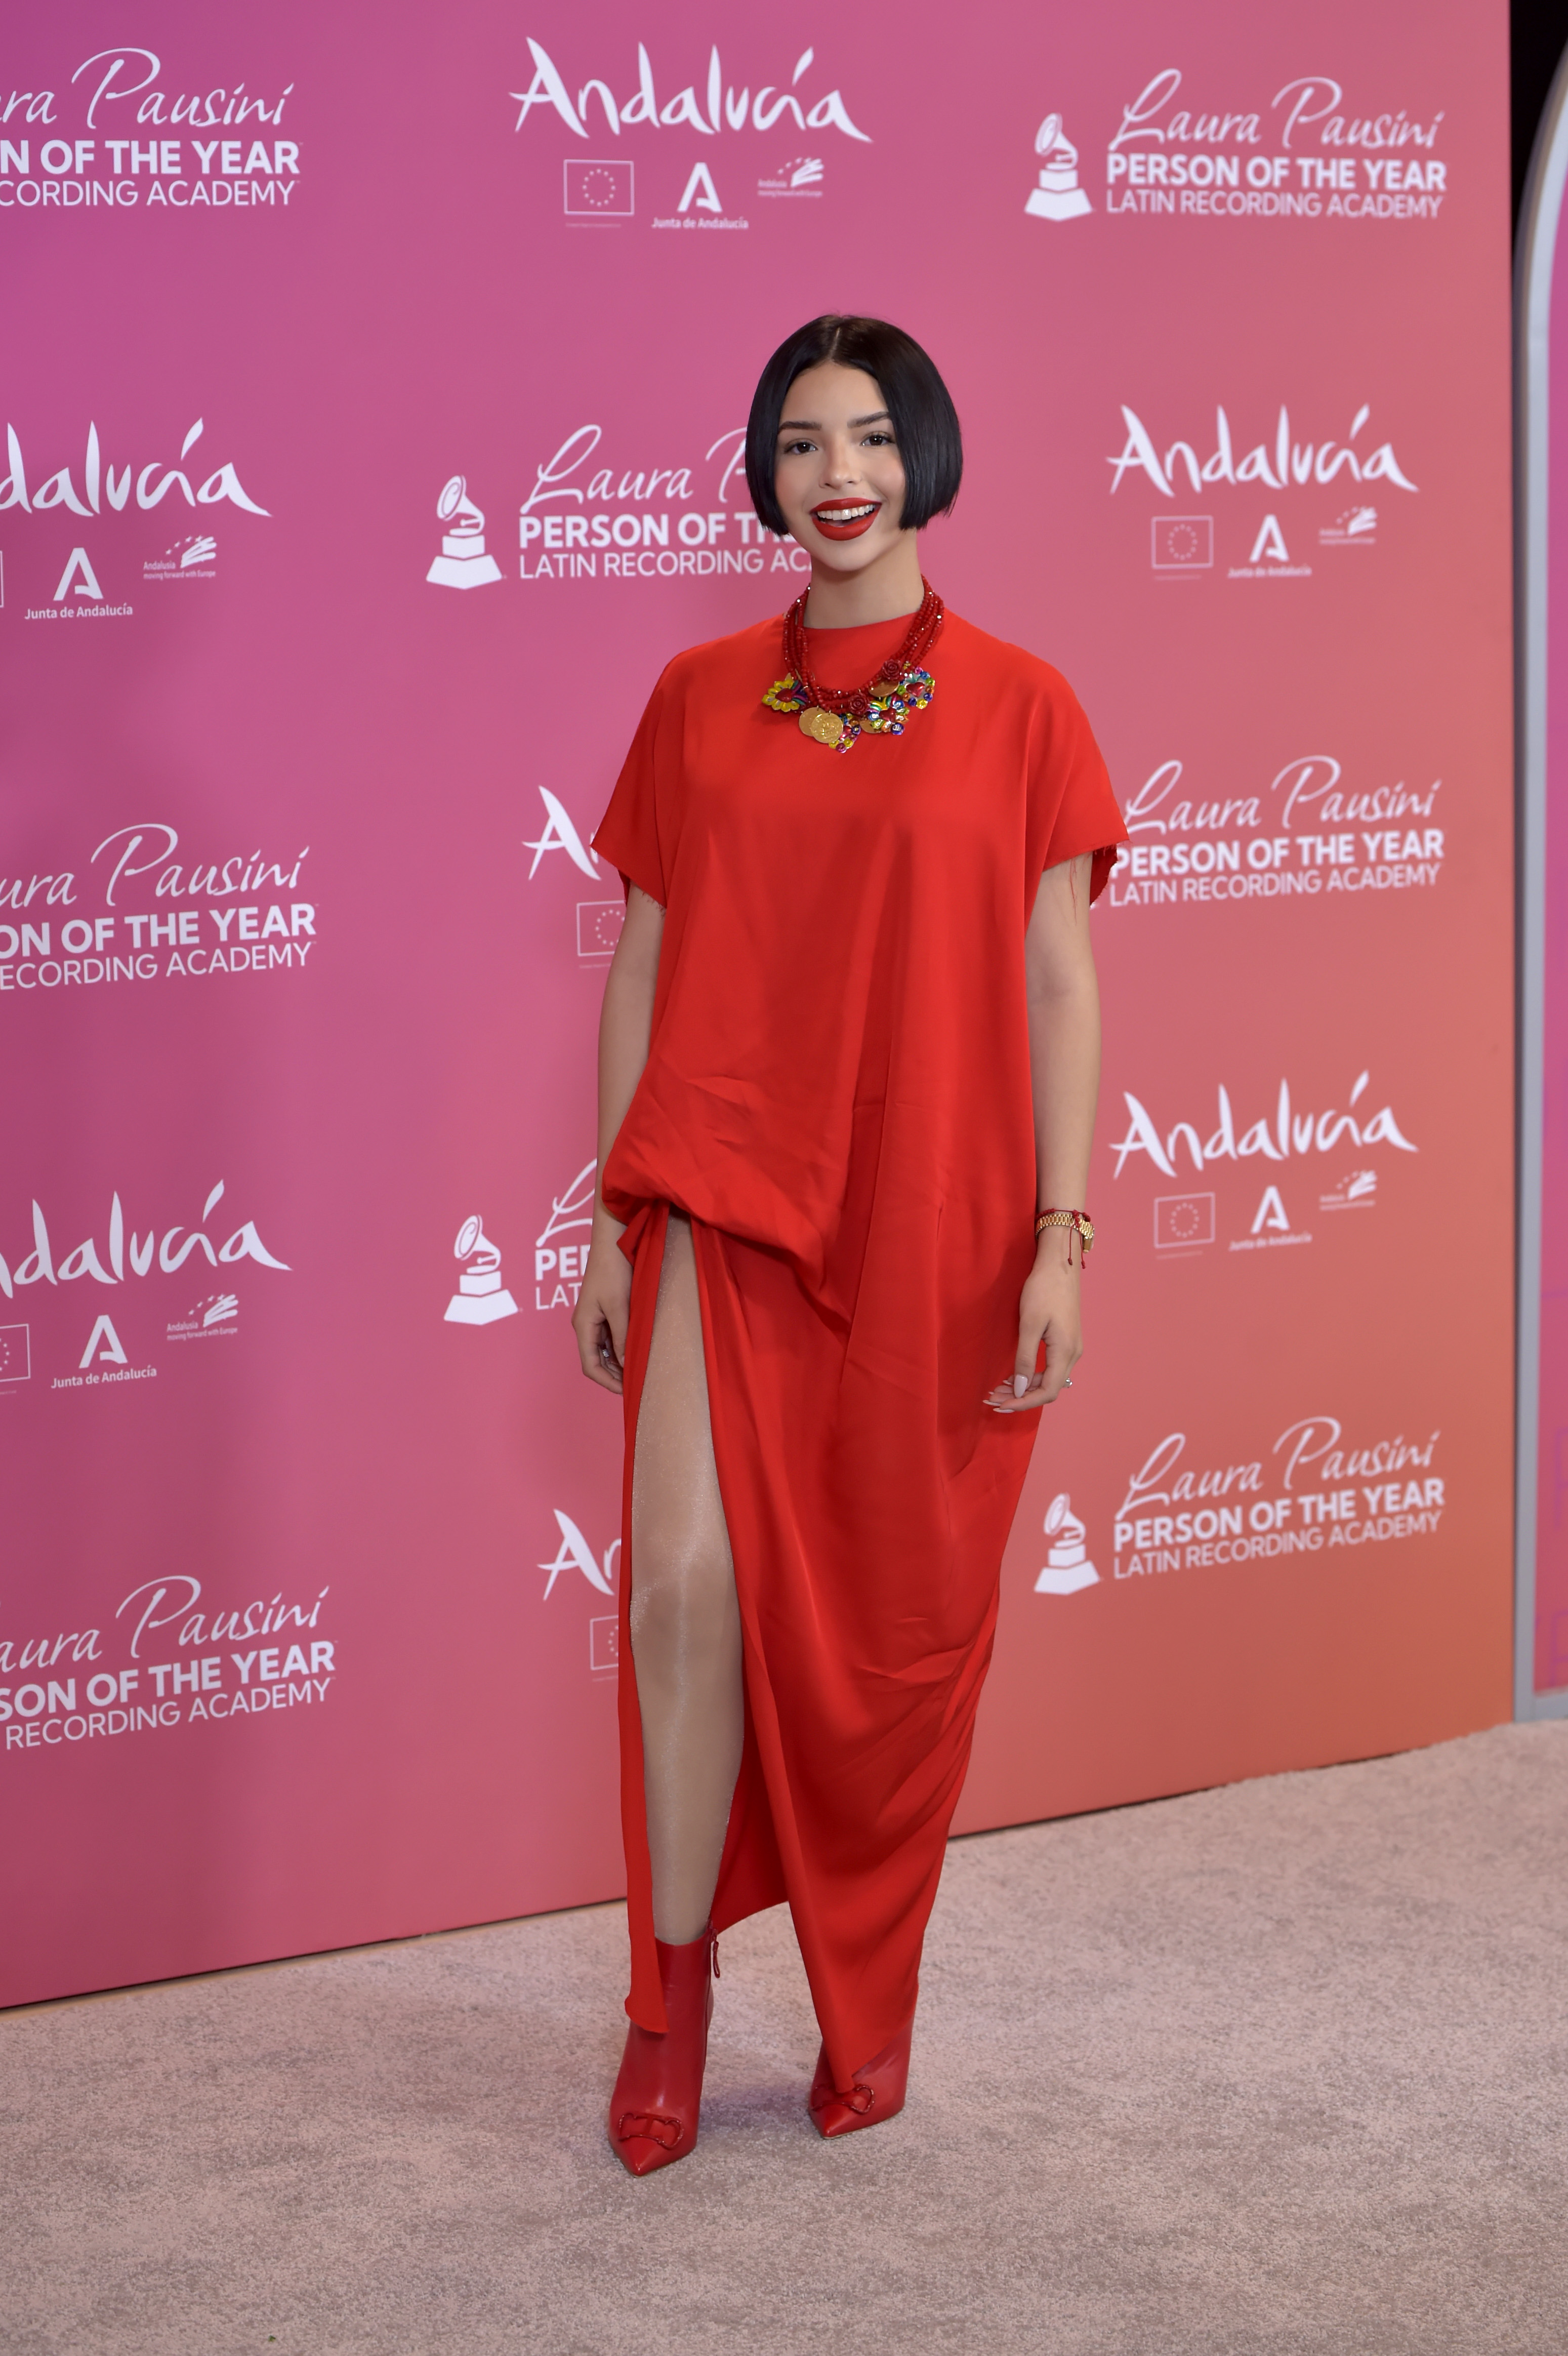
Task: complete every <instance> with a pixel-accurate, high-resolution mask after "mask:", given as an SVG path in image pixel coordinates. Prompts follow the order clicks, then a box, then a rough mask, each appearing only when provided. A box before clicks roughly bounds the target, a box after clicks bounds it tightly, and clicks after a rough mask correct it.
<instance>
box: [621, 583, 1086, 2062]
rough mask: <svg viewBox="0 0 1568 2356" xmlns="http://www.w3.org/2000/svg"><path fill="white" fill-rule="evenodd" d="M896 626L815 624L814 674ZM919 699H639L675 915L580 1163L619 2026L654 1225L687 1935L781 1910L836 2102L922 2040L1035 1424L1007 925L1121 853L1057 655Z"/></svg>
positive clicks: (654, 876) (717, 675)
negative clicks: (845, 721) (699, 1792)
mask: <svg viewBox="0 0 1568 2356" xmlns="http://www.w3.org/2000/svg"><path fill="white" fill-rule="evenodd" d="M906 627H907V623H906V622H902V621H901V622H897V623H887V624H880V625H876V626H871V627H868V628H859V629H852V630H814V631H812V632H810V633H809V642H810V654H811V660H812V662H813V665H814V667H815V668H816V671H817V673H818V676H819V677H821V678H822V679H823V680H825V681H826V682H827V684H829V685H832V686H840V685H842V686H848V685H851V684H854V683H856V682H857V681H859V680H863V679H865V678H868V677H869V675H870V674H871V673H872V671H873V670H874V669H876V668H877V667H878V665H879V664H880V662H882V661H883V660H884V659H886V658H887V657H888V656H889V655H890V654H891V653H892V651H893V650H894V648H896V647H897V645H898V644H899V642H900V640H901V637H902V636H903V634H904V631H905V629H906ZM926 664H927V668H928V669H930V670H931V671H932V673H933V677H934V679H935V682H936V686H935V693H934V696H933V701H932V703H931V704H930V706H929V708H927V709H926V710H925V711H923V712H915V713H913V714H912V716H911V717H910V719H909V722H908V723H907V726H906V729H905V733H904V734H903V735H902V736H899V737H878V736H873V735H871V734H864V735H862V736H861V737H860V739H859V742H858V743H857V744H855V745H854V747H853V749H852V750H851V751H849V752H848V753H837V752H834V751H830V750H829V749H828V748H827V747H825V746H823V745H820V744H816V743H814V742H812V741H811V740H810V739H808V738H807V737H805V735H803V734H801V731H800V729H799V727H798V725H797V723H796V722H795V720H794V719H793V718H792V717H790V716H788V715H781V714H778V713H775V712H771V711H769V710H767V709H766V708H765V707H764V706H763V702H762V696H763V691H764V690H765V689H766V688H767V687H768V686H769V684H770V683H771V682H772V681H773V680H775V679H777V678H778V677H780V676H781V674H782V672H783V669H784V664H783V659H782V649H781V634H780V627H779V624H778V623H777V621H776V620H774V621H770V622H767V623H765V624H762V625H759V626H756V627H753V628H751V629H747V630H742V631H740V632H737V633H736V634H735V635H734V636H733V637H727V638H722V639H720V640H718V641H716V642H715V643H713V644H711V645H709V646H705V647H699V648H693V649H692V650H691V651H689V652H688V653H686V654H683V655H680V656H678V657H677V659H675V661H673V662H672V663H671V664H670V665H669V666H668V668H667V670H666V671H665V673H664V675H663V677H662V678H661V679H660V680H659V682H658V685H657V687H656V690H655V692H654V695H653V697H652V699H651V701H650V702H649V704H648V707H647V710H646V712H645V715H644V718H643V721H642V724H641V726H640V727H639V729H638V731H637V734H636V737H635V742H634V744H633V746H632V750H631V753H630V755H628V758H627V761H626V764H625V766H624V770H623V771H622V774H621V777H620V780H619V782H618V784H617V786H616V787H615V792H614V795H613V799H612V801H611V804H610V808H609V810H608V811H607V813H606V815H605V818H604V820H603V824H602V825H601V827H600V829H599V830H598V833H597V835H596V836H595V838H594V841H595V847H596V849H597V850H598V851H601V852H602V853H603V855H604V856H606V857H607V858H608V859H610V860H611V861H612V862H613V864H614V865H615V866H616V867H618V868H619V869H620V871H621V873H622V874H623V876H624V878H625V879H626V881H627V883H636V884H638V885H639V886H640V887H641V888H642V890H643V891H645V893H646V894H648V895H649V897H650V898H652V899H654V900H656V901H657V902H658V903H659V904H660V905H661V906H662V907H663V908H664V909H665V911H666V919H665V927H664V935H663V942H662V947H661V951H660V959H659V970H658V980H657V987H656V995H655V1003H654V1014H653V1028H652V1038H651V1044H650V1050H649V1055H648V1061H647V1065H646V1067H645V1071H644V1073H643V1076H642V1079H641V1081H640V1084H639V1086H638V1088H637V1091H636V1094H635V1098H634V1099H633V1102H632V1105H631V1108H630V1109H629V1111H628V1113H627V1115H626V1119H625V1120H624V1124H623V1126H622V1129H621V1132H620V1135H619V1136H618V1137H617V1139H616V1141H615V1144H614V1147H613V1151H612V1152H611V1154H610V1156H609V1159H608V1162H607V1164H606V1167H605V1171H604V1173H603V1189H604V1199H605V1203H606V1205H607V1206H608V1207H609V1208H610V1210H611V1211H612V1212H613V1214H614V1215H616V1216H617V1217H618V1218H621V1219H624V1220H625V1221H627V1222H628V1226H627V1231H626V1235H625V1237H624V1241H623V1249H624V1250H625V1251H626V1253H627V1255H628V1257H629V1258H631V1260H632V1263H633V1270H634V1274H633V1288H632V1315H631V1328H630V1333H629V1337H628V1343H627V1369H626V1371H627V1381H626V1419H627V1450H626V1483H625V1493H624V1514H623V1547H622V1556H621V1559H622V1563H623V1566H624V1577H623V1580H622V1607H621V1608H622V1618H623V1641H622V1646H621V1661H622V1679H621V1714H622V1792H623V1809H624V1830H625V1839H626V1856H627V1877H628V1890H629V1900H630V1918H631V1933H632V1989H631V1994H630V1996H629V1997H628V1999H627V2010H628V2011H629V2012H630V2014H631V2015H632V2018H633V2019H635V2020H637V2021H639V2022H641V2023H642V2025H643V2026H644V2027H645V2028H647V2029H662V2028H663V2026H664V2017H663V2004H662V1998H661V1997H660V1995H659V1987H658V1976H657V1971H656V1959H655V1955H654V1944H653V1917H652V1904H651V1896H650V1885H649V1871H648V1858H647V1837H646V1822H645V1807H644V1795H643V1781H642V1736H641V1725H640V1720H639V1718H638V1713H637V1698H636V1687H635V1674H634V1671H633V1664H632V1654H631V1645H630V1639H629V1633H628V1631H627V1628H626V1625H625V1621H626V1614H627V1611H628V1606H629V1598H630V1593H631V1590H632V1586H633V1584H634V1582H635V1578H636V1565H635V1560H634V1558H633V1553H632V1543H631V1536H632V1534H631V1464H632V1456H633V1450H634V1446H635V1432H636V1418H637V1408H638V1401H639V1398H640V1396H641V1387H642V1379H643V1374H644V1371H645V1365H646V1361H647V1351H648V1344H649V1339H650V1336H651V1330H652V1321H653V1314H654V1304H655V1301H656V1298H657V1291H658V1269H659V1263H660V1260H661V1258H662V1253H663V1246H664V1234H665V1226H666V1215H667V1206H668V1205H675V1206H677V1208H679V1209H680V1210H682V1211H684V1212H685V1213H686V1214H687V1215H688V1216H689V1218H690V1220H691V1222H692V1233H693V1237H694V1240H695V1246H696V1259H697V1271H698V1283H699V1295H700V1300H701V1307H702V1322H703V1336H704V1344H705V1350H706V1355H707V1366H708V1380H709V1406H710V1410H711V1415H712V1423H713V1444H714V1453H715V1458H716V1461H717V1465H718V1472H719V1484H720V1494H721V1495H722V1498H723V1503H724V1510H725V1515H726V1519H727V1522H728V1525H729V1530H730V1537H731V1547H732V1549H733V1553H734V1558H735V1577H736V1585H737V1589H738V1591H739V1595H740V1602H741V1624H742V1631H743V1644H744V1676H745V1691H746V1740H745V1750H744V1755H743V1760H742V1764H741V1776H740V1781H739V1783H738V1785H737V1788H736V1794H735V1801H734V1805H733V1808H732V1811H731V1822H730V1828H729V1835H728V1838H727V1841H726V1845H725V1850H724V1858H723V1863H722V1865H721V1868H720V1878H719V1888H718V1892H717V1895H716V1899H715V1904H714V1913H713V1921H714V1924H715V1927H716V1928H718V1929H720V1930H722V1929H723V1928H725V1927H726V1926H727V1925H728V1924H729V1923H731V1922H738V1921H740V1920H741V1918H742V1917H743V1916H745V1915H746V1914H749V1913H752V1912H755V1911H756V1910H757V1909H758V1908H759V1907H763V1906H768V1905H773V1904H775V1903H777V1902H778V1901H781V1900H784V1899H787V1900H788V1901H789V1904H790V1907H791V1910H792V1912H793V1915H794V1919H795V1929H796V1933H797V1935H798V1937H799V1941H800V1946H801V1952H802V1954H803V1956H804V1958H805V1967H806V1971H807V1973H808V1975H809V1977H810V1982H811V1988H812V1994H813V1997H814V2000H815V2002H816V2011H817V2016H818V2019H819V2020H820V2021H821V2024H822V2029H823V2034H824V2037H825V2040H826V2041H827V2052H828V2059H829V2061H830V2062H831V2064H832V2066H833V2069H834V2072H835V2073H836V2076H837V2083H839V2084H847V2083H848V2081H849V2078H850V2077H851V2076H852V2074H853V2072H855V2071H856V2070H857V2069H858V2068H859V2067H860V2066H861V2065H862V2064H863V2063H864V2062H865V2061H868V2060H869V2058H870V2057H871V2055H873V2054H874V2053H875V2052H877V2051H879V2050H880V2047H881V2046H883V2045H885V2044H886V2043H887V2042H888V2040H890V2038H891V2037H892V2036H893V2035H894V2034H896V2032H897V2031H898V2030H899V2029H901V2027H902V2025H903V2024H904V2022H905V2021H906V2020H908V2019H909V2018H910V2017H911V2015H912V2012H913V2009H914V2005H915V1997H916V1993H917V1987H918V1972H919V1962H920V1950H921V1943H922V1939H923V1933H924V1928H925V1922H926V1918H927V1916H928V1914H929V1912H930V1909H931V1904H932V1901H933V1897H934V1895H935V1890H936V1883H937V1879H938V1877H939V1875H940V1872H941V1869H942V1858H943V1849H944V1842H945V1839H946V1835H947V1829H948V1826H949V1824H950V1822H951V1820H952V1815H953V1811H954V1807H955V1804H956V1801H957V1797H958V1793H959V1789H960V1787H961V1785H962V1783H963V1779H964V1773H965V1767H966V1765H967V1762H968V1755H969V1746H970V1740H971V1735H972V1731H973V1727H974V1719H975V1711H976V1704H977V1702H978V1698H979V1693H980V1688H981V1685H982V1683H983V1681H984V1678H985V1674H986V1669H987V1665H988V1662H989V1658H990V1651H991V1644H992V1638H993V1633H994V1630H995V1625H996V1614H997V1579H998V1571H999V1566H1000V1561H1001V1556H1002V1550H1003V1547H1004V1545H1005V1543H1006V1540H1007V1536H1008V1528H1009V1526H1010V1524H1011V1522H1012V1518H1013V1515H1014V1512H1015V1510H1016V1507H1017V1505H1018V1499H1019V1491H1020V1489H1021V1486H1022V1483H1023V1478H1024V1473H1025V1470H1026V1467H1027V1464H1028V1460H1029V1449H1030V1446H1031V1443H1032V1440H1033V1437H1034V1432H1035V1430H1036V1423H1035V1419H1033V1418H1032V1417H1022V1416H1020V1417H1018V1418H1013V1417H997V1416H996V1415H994V1414H992V1413H991V1412H990V1411H989V1410H988V1409H987V1408H984V1407H983V1406H982V1404H981V1401H982V1396H983V1394H984V1393H985V1391H986V1390H987V1389H988V1388H989V1387H991V1385H992V1384H994V1383H995V1382H997V1381H998V1380H999V1379H1001V1378H1003V1377H1005V1376H1008V1374H1010V1372H1011V1370H1012V1362H1013V1354H1014V1349H1015V1346H1016V1340H1017V1321H1018V1301H1019V1290H1020V1289H1021V1287H1022V1284H1023V1281H1024V1279H1025V1277H1026V1276H1027V1274H1028V1272H1029V1267H1030V1265H1031V1263H1032V1259H1033V1241H1032V1227H1033V1214H1034V1209H1035V1199H1034V1190H1035V1148H1034V1130H1033V1111H1032V1098H1031V1090H1030V1079H1029V1033H1028V1023H1027V1015H1026V1003H1025V991H1024V932H1025V927H1026V926H1027V923H1028V920H1029V913H1030V910H1031V908H1032V906H1033V903H1034V897H1035V894H1036V891H1037V889H1038V886H1039V882H1040V874H1041V873H1042V871H1043V870H1044V869H1045V868H1046V867H1048V866H1051V865H1054V864H1056V863H1057V862H1060V861H1062V860H1067V859H1071V858H1073V857H1075V856H1077V855H1079V854H1081V853H1084V852H1088V853H1092V854H1093V873H1092V890H1093V891H1094V892H1097V891H1098V890H1099V889H1100V888H1101V886H1102V885H1103V883H1104V879H1105V876H1106V875H1107V873H1109V869H1110V865H1111V862H1112V859H1113V857H1114V855H1115V845H1116V844H1117V843H1118V842H1119V841H1123V840H1124V839H1125V830H1124V828H1123V825H1122V821H1121V817H1120V814H1119V812H1118V810H1117V809H1116V805H1115V798H1114V797H1113V795H1112V792H1111V787H1110V783H1109V780H1108V778H1107V776H1106V774H1105V768H1104V763H1103V761H1102V760H1101V757H1100V755H1099V752H1098V749H1097V747H1096V745H1095V744H1094V740H1093V735H1092V734H1091V733H1090V730H1089V725H1088V723H1087V721H1086V720H1085V718H1084V716H1083V712H1082V710H1081V709H1080V707H1079V705H1078V703H1077V701H1076V700H1075V699H1074V697H1073V695H1072V691H1071V690H1070V689H1069V687H1068V686H1067V684H1066V682H1065V681H1064V680H1062V679H1061V677H1060V676H1059V675H1058V674H1057V673H1056V672H1055V671H1053V670H1051V669H1050V667H1049V666H1048V665H1046V664H1045V663H1042V662H1040V660H1038V659H1036V658H1035V657H1034V656H1032V655H1029V654H1027V653H1025V652H1023V651H1022V650H1021V649H1020V648H1016V647H1010V646H1007V645H1004V644H1003V643H1002V642H1000V641H999V640H997V639H995V638H992V637H988V636H987V634H986V633H985V632H983V631H981V630H978V629H976V628H974V627H973V626H970V625H969V624H967V623H965V622H964V621H962V620H960V619H959V618H957V617H956V616H953V615H949V616H948V617H947V619H946V621H945V623H944V626H943V629H942V632H941V634H940V636H939V637H938V638H937V640H936V643H935V645H934V647H933V648H932V650H931V653H930V654H929V656H928V657H927V658H926Z"/></svg>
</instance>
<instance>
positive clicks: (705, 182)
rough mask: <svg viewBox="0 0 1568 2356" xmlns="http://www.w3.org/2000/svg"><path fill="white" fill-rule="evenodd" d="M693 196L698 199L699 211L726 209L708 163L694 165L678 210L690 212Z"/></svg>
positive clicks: (714, 211)
mask: <svg viewBox="0 0 1568 2356" xmlns="http://www.w3.org/2000/svg"><path fill="white" fill-rule="evenodd" d="M692 198H696V199H697V209H698V210H699V212H704V213H721V212H722V211H723V209H724V208H723V206H722V205H721V204H720V201H719V191H718V189H717V188H716V187H714V185H713V175H712V173H711V172H710V171H709V168H708V166H707V165H706V164H699V165H697V166H694V168H693V170H692V175H691V177H690V179H689V180H688V182H687V184H686V194H685V196H684V197H682V198H681V200H680V202H679V204H678V205H677V207H676V210H677V213H688V212H689V211H690V210H691V204H692Z"/></svg>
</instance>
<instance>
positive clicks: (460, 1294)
mask: <svg viewBox="0 0 1568 2356" xmlns="http://www.w3.org/2000/svg"><path fill="white" fill-rule="evenodd" d="M452 1252H453V1258H454V1259H461V1260H465V1261H466V1262H467V1266H466V1267H465V1268H464V1271H463V1273H462V1275H461V1276H460V1277H459V1278H458V1280H457V1290H456V1291H455V1292H454V1293H453V1296H452V1299H451V1300H450V1301H448V1302H447V1304H446V1318H445V1323H447V1324H448V1325H494V1323H496V1319H497V1318H498V1317H515V1316H516V1315H517V1302H516V1301H514V1300H513V1298H512V1296H511V1294H510V1293H509V1292H508V1291H507V1289H506V1287H505V1285H504V1284H503V1283H502V1282H501V1255H500V1253H499V1252H498V1251H497V1250H496V1247H495V1245H494V1244H493V1243H492V1242H491V1241H490V1239H489V1237H487V1236H486V1235H485V1222H484V1221H483V1219H481V1218H480V1216H479V1215H478V1213H477V1212H475V1215H474V1216H473V1217H472V1218H471V1219H464V1222H463V1225H462V1226H460V1227H459V1228H458V1230H457V1241H456V1242H455V1243H454V1244H453V1247H452Z"/></svg>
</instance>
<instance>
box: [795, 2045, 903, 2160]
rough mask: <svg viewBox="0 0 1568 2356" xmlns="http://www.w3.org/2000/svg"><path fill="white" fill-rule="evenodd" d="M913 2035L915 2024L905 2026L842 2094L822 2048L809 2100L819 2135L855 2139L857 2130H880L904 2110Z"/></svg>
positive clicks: (857, 2073) (858, 2071)
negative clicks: (845, 2136) (883, 2124)
mask: <svg viewBox="0 0 1568 2356" xmlns="http://www.w3.org/2000/svg"><path fill="white" fill-rule="evenodd" d="M913 2033H914V2023H913V2021H912V2020H911V2021H908V2022H906V2023H905V2025H904V2027H903V2028H902V2029H900V2031H899V2033H898V2035H897V2036H896V2037H895V2038H894V2039H893V2040H892V2042H891V2045H884V2046H883V2048H882V2050H881V2051H880V2053H878V2054H876V2055H874V2056H873V2058H872V2059H871V2060H870V2061H868V2062H867V2064H866V2066H865V2068H864V2069H863V2070H857V2071H856V2072H855V2076H854V2079H853V2081H852V2083H850V2084H849V2085H848V2086H847V2087H845V2088H844V2089H842V2091H841V2090H840V2089H839V2088H838V2087H837V2086H835V2084H834V2083H833V2073H832V2072H831V2071H830V2070H829V2068H828V2066H827V2047H826V2045H825V2046H824V2047H823V2049H822V2051H821V2052H820V2053H819V2054H818V2056H817V2059H816V2077H815V2078H813V2080H812V2082H811V2096H810V2108H811V2117H812V2124H813V2126H815V2127H816V2132H817V2134H818V2135H822V2136H841V2135H853V2134H854V2133H855V2130H856V2128H857V2127H874V2126H880V2125H881V2123H882V2121H883V2120H884V2119H891V2118H892V2117H893V2116H894V2115H895V2114H896V2113H897V2112H899V2111H901V2110H902V2108H903V2106H904V2094H905V2091H906V2089H907V2087H908V2085H909V2047H910V2039H911V2038H912V2035H913Z"/></svg>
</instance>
